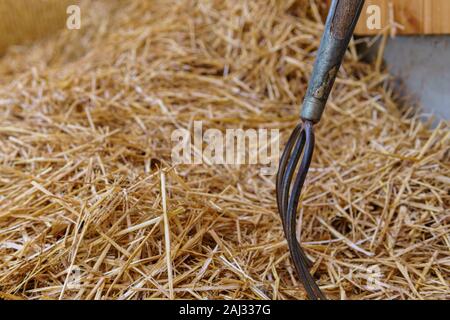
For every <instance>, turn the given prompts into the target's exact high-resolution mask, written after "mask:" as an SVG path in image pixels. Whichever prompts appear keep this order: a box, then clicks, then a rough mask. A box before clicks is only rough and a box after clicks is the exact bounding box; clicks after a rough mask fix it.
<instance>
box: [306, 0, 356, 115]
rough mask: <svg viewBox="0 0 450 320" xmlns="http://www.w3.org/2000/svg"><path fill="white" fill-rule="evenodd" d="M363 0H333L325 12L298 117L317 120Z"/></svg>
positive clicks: (325, 101)
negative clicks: (320, 38)
mask: <svg viewBox="0 0 450 320" xmlns="http://www.w3.org/2000/svg"><path fill="white" fill-rule="evenodd" d="M363 5H364V0H334V1H333V2H332V4H331V8H330V11H329V13H328V18H327V22H326V24H325V31H324V34H323V36H322V40H321V41H320V47H319V51H318V53H317V57H316V61H315V63H314V68H313V73H312V75H311V79H310V81H309V85H308V90H307V92H306V95H305V98H304V100H303V106H302V111H301V118H302V119H304V120H309V121H312V122H314V123H317V122H319V120H320V118H321V117H322V113H323V111H324V109H325V105H326V103H327V100H328V97H329V95H330V92H331V89H332V88H333V84H334V81H335V79H336V75H337V72H338V70H339V67H340V66H341V62H342V59H343V57H344V54H345V51H346V50H347V47H348V43H349V42H350V39H351V37H352V35H353V31H354V29H355V26H356V23H357V21H358V18H359V16H360V14H361V9H362V7H363Z"/></svg>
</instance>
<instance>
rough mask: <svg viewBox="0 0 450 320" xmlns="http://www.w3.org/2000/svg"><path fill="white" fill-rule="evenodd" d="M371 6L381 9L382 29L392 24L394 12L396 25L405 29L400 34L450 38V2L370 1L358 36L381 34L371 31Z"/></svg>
mask: <svg viewBox="0 0 450 320" xmlns="http://www.w3.org/2000/svg"><path fill="white" fill-rule="evenodd" d="M329 3H331V0H329ZM369 5H378V6H380V8H381V14H382V15H381V16H382V18H381V27H382V29H383V28H384V27H386V26H387V25H388V24H389V19H390V16H391V15H392V14H391V13H390V12H392V13H393V18H394V21H395V22H396V23H399V24H401V25H402V26H403V29H402V28H397V34H405V35H414V34H429V35H431V34H450V0H366V4H365V6H364V8H363V11H362V14H361V18H360V20H359V22H358V25H357V26H356V30H355V34H358V35H374V34H378V33H379V32H380V30H369V29H368V28H367V25H366V22H367V18H368V17H369V16H368V14H367V7H368V6H369ZM390 6H391V7H392V10H391V9H389V7H390Z"/></svg>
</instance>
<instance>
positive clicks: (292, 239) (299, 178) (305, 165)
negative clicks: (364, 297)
mask: <svg viewBox="0 0 450 320" xmlns="http://www.w3.org/2000/svg"><path fill="white" fill-rule="evenodd" d="M302 135H303V137H304V139H301V140H304V142H303V141H299V144H304V147H303V146H302V149H303V150H300V153H301V152H302V151H303V158H302V161H301V163H300V166H299V169H298V172H297V175H296V178H295V182H294V184H293V186H292V190H291V193H290V195H289V203H288V208H287V212H286V214H285V224H286V229H285V231H286V238H287V239H288V245H289V248H290V250H291V254H292V259H293V260H294V265H295V268H296V270H297V272H298V274H299V275H300V277H301V279H302V280H303V284H304V286H305V289H306V291H307V293H308V296H309V297H310V298H311V299H326V297H325V295H324V294H323V293H322V291H321V290H320V288H319V287H318V286H317V284H316V282H315V281H314V278H313V277H312V276H311V274H310V273H309V270H308V267H310V266H309V265H308V262H310V261H309V260H308V259H307V258H306V255H305V253H304V251H303V250H302V248H301V247H300V245H299V243H298V241H297V237H296V232H295V230H296V225H297V220H296V216H297V206H298V202H299V198H300V193H301V190H302V187H303V184H304V182H305V179H306V175H307V173H308V169H309V166H310V164H311V158H312V155H313V151H314V132H313V125H312V123H310V122H309V121H306V122H305V124H304V126H303V130H302ZM294 158H297V157H296V156H294ZM291 159H293V158H291ZM296 165H297V163H296ZM293 169H294V170H295V167H294V168H293ZM288 170H289V169H288Z"/></svg>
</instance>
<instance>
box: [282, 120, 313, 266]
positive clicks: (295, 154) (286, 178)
mask: <svg viewBox="0 0 450 320" xmlns="http://www.w3.org/2000/svg"><path fill="white" fill-rule="evenodd" d="M305 138H306V136H305V131H304V127H303V125H302V124H299V125H298V126H297V127H296V128H295V129H294V132H293V133H292V135H291V137H290V138H289V141H288V143H287V145H286V149H285V152H284V153H283V155H282V158H281V160H280V167H279V173H278V177H277V202H278V210H279V212H280V216H281V219H282V221H283V228H284V231H285V233H286V234H288V232H287V223H286V221H288V202H289V198H290V197H291V196H290V194H291V190H293V189H292V187H291V183H292V178H293V175H294V173H295V169H296V168H297V165H298V162H299V159H300V156H301V155H302V151H303V149H304V145H305V142H306V141H305ZM292 149H293V150H292ZM294 246H296V247H297V248H296V250H297V251H299V252H300V255H301V259H302V260H303V261H304V263H305V264H306V266H307V267H308V268H310V267H312V262H311V261H310V260H309V259H308V257H307V256H306V254H305V253H304V252H303V250H302V249H301V248H300V245H299V244H298V243H297V242H295V244H294Z"/></svg>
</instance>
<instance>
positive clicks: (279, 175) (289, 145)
mask: <svg viewBox="0 0 450 320" xmlns="http://www.w3.org/2000/svg"><path fill="white" fill-rule="evenodd" d="M301 128H302V124H298V125H297V126H296V127H295V129H294V131H293V132H292V134H291V136H290V137H289V140H288V142H287V143H286V146H285V148H284V151H283V154H282V155H281V158H280V163H279V165H278V172H277V177H276V193H277V206H278V212H279V213H280V215H281V214H282V212H283V211H284V210H282V209H283V208H282V206H281V196H282V194H281V190H282V189H281V183H282V181H283V176H284V172H285V170H286V164H287V162H288V160H289V155H290V154H291V151H292V148H293V147H294V145H295V142H296V141H297V138H298V134H299V132H300V130H301ZM281 218H282V219H283V217H281ZM283 223H284V222H283ZM283 227H284V226H283Z"/></svg>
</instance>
